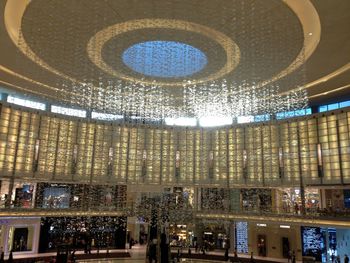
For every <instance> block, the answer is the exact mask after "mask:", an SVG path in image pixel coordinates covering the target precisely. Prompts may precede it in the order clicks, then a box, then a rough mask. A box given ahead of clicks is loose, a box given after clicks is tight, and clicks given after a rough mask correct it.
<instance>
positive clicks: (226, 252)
mask: <svg viewBox="0 0 350 263" xmlns="http://www.w3.org/2000/svg"><path fill="white" fill-rule="evenodd" d="M224 260H225V261H227V260H228V248H226V249H225V254H224Z"/></svg>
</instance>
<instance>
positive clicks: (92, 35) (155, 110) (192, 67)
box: [18, 0, 309, 120]
mask: <svg viewBox="0 0 350 263" xmlns="http://www.w3.org/2000/svg"><path fill="white" fill-rule="evenodd" d="M90 2H91V6H90V7H91V8H90V9H89V12H91V14H90V16H87V15H86V14H85V13H84V12H82V11H81V9H82V8H81V6H80V5H81V3H80V2H73V3H69V8H70V10H73V11H74V13H75V16H69V15H68V14H69V12H66V13H65V12H64V10H65V7H64V6H63V4H62V6H61V5H60V8H57V5H55V4H54V3H46V4H45V5H44V6H43V3H42V1H33V2H32V3H31V4H30V7H31V8H30V9H29V10H28V12H26V13H25V14H24V17H23V19H22V20H23V22H22V24H23V26H22V28H21V29H20V32H19V38H18V46H19V48H20V50H21V51H22V52H23V53H25V54H26V55H27V57H28V58H30V59H31V60H33V61H34V62H36V63H37V64H38V65H39V66H41V67H42V68H44V69H45V70H48V71H50V72H51V73H53V74H55V75H56V76H57V79H58V81H56V83H54V84H55V85H53V86H55V87H53V89H55V90H57V91H58V92H56V94H55V96H56V97H57V98H58V99H59V100H60V101H61V102H62V103H63V104H68V105H70V106H73V107H76V106H78V107H81V108H84V109H88V110H91V111H96V112H100V113H105V114H110V116H111V119H113V116H114V115H122V116H126V117H130V118H134V119H141V120H148V119H149V120H164V119H165V118H179V117H192V118H199V119H200V118H214V119H215V118H231V119H232V118H236V117H239V116H252V115H263V114H274V113H277V112H282V111H290V110H295V109H301V108H305V107H306V106H307V104H308V97H307V92H306V90H305V89H304V88H303V85H304V83H305V67H304V61H305V59H306V57H305V56H306V55H305V54H304V52H305V50H306V49H305V47H304V46H303V44H304V43H303V41H304V38H305V37H304V34H305V32H303V28H302V27H301V25H300V23H299V22H300V21H298V19H297V16H296V15H295V14H293V12H291V10H290V9H288V7H287V4H285V3H278V4H276V3H275V5H276V8H278V10H279V11H281V14H282V13H283V18H284V20H283V23H282V22H281V21H280V17H279V16H277V17H275V16H272V15H271V16H270V15H267V14H268V13H269V12H270V11H271V10H270V6H269V4H268V3H267V2H266V3H265V2H261V3H258V2H256V1H243V0H242V1H239V0H237V1H233V2H234V3H232V1H225V3H224V4H223V5H222V6H221V7H215V8H216V9H218V10H217V11H218V12H216V14H217V15H214V16H213V17H209V16H207V17H199V16H198V15H197V14H193V16H188V15H185V14H186V10H187V8H188V6H187V5H186V4H184V3H178V4H177V5H178V6H177V8H178V10H182V12H179V14H172V15H167V16H166V17H165V18H162V19H160V18H159V17H163V16H162V15H161V14H162V13H163V12H165V11H169V10H163V9H166V8H169V7H165V6H162V8H163V9H162V8H160V9H159V10H158V9H157V11H155V10H149V13H150V14H153V15H154V18H152V17H149V16H145V18H142V17H141V18H140V19H135V18H134V17H133V12H131V13H130V14H129V13H128V16H130V18H128V19H124V20H118V19H119V18H118V17H116V16H115V14H114V13H113V8H110V7H111V6H113V5H114V2H113V1H104V3H100V2H94V1H90ZM150 2H152V1H150ZM39 3H40V4H39ZM145 4H146V3H145ZM131 5H132V6H133V7H134V9H133V8H131V9H130V10H135V12H136V11H137V10H136V9H138V8H139V5H134V4H131ZM146 5H147V4H146ZM207 5H210V2H208V3H207ZM151 6H153V5H151ZM151 6H149V7H148V8H151ZM43 8H44V11H43ZM140 8H141V7H140ZM196 8H197V9H201V7H196ZM203 8H204V7H203ZM213 8H214V7H213ZM146 11H147V10H146ZM202 11H203V12H204V11H205V10H202ZM228 11H229V12H228ZM128 12H129V11H128ZM100 13H106V16H105V19H103V20H101V19H100V16H99V15H98V14H100ZM182 13H183V14H182ZM199 13H200V12H199ZM38 14H39V15H40V16H39V15H38ZM47 14H50V15H47ZM35 15H37V16H35ZM37 17H40V18H41V19H37ZM43 17H44V18H45V17H46V19H43ZM58 17H59V18H60V19H61V20H62V21H64V25H63V27H61V26H59V25H56V24H53V23H46V21H51V20H52V21H55V19H56V18H58ZM194 18H196V19H194ZM44 21H45V22H44ZM262 22H263V23H262ZM279 22H280V23H279ZM276 24H279V27H278V29H276V27H275V25H276ZM63 28H64V29H65V30H63ZM96 32H97V33H96ZM47 39H52V41H51V42H50V44H49V45H43V43H46V42H45V41H47ZM43 41H44V42H43ZM52 50H55V52H52ZM308 56H309V54H308ZM25 70H26V71H27V72H28V73H31V75H33V76H38V75H40V74H41V75H42V73H40V70H39V69H38V68H35V67H34V68H26V69H25ZM51 84H52V83H51Z"/></svg>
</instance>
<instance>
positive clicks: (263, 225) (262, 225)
mask: <svg viewBox="0 0 350 263" xmlns="http://www.w3.org/2000/svg"><path fill="white" fill-rule="evenodd" d="M256 225H257V226H260V227H266V226H267V225H266V224H261V223H258V224H256Z"/></svg>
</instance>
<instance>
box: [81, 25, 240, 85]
mask: <svg viewBox="0 0 350 263" xmlns="http://www.w3.org/2000/svg"><path fill="white" fill-rule="evenodd" d="M144 29H171V30H180V31H181V30H184V31H186V32H193V33H197V34H201V35H203V36H205V37H208V38H209V39H212V40H213V41H215V42H217V43H218V44H219V45H220V46H221V47H222V48H223V50H224V51H225V54H226V61H225V64H224V65H223V66H222V67H221V68H220V69H219V70H217V71H216V72H213V73H211V74H209V75H207V76H205V77H203V78H200V79H196V80H193V81H192V82H191V83H192V84H199V83H205V82H208V81H214V80H216V79H219V78H221V77H223V76H225V75H226V74H228V73H230V72H231V71H233V70H234V69H235V68H236V67H237V66H238V64H239V62H240V58H241V52H240V49H239V47H238V45H237V44H236V43H235V42H234V41H233V40H232V39H231V38H229V37H228V36H226V35H225V34H223V33H221V32H219V31H217V30H214V29H212V28H209V27H207V26H204V25H200V24H197V23H192V22H189V21H184V20H176V19H138V20H130V21H126V22H123V23H118V24H114V25H111V26H109V27H107V28H104V29H102V30H101V31H99V32H97V33H96V34H95V35H94V36H93V37H92V38H90V40H89V42H88V44H87V49H86V50H87V54H88V57H89V58H90V60H91V61H92V62H93V63H94V64H95V65H96V66H97V67H98V68H100V69H101V70H103V71H104V72H106V73H108V74H110V75H112V76H114V77H117V78H119V79H123V80H126V81H131V82H136V83H142V84H144V85H153V84H154V81H151V80H144V79H140V78H136V77H133V76H128V75H126V74H124V73H123V72H119V71H118V70H116V69H114V68H112V67H111V66H110V65H108V64H107V63H106V62H105V61H104V59H103V57H102V49H103V47H104V45H105V44H106V42H107V41H109V40H110V39H112V38H114V37H119V36H120V35H122V34H124V33H127V32H131V31H136V30H144ZM193 48H194V47H193ZM157 84H158V85H159V86H164V87H165V86H167V87H176V86H180V87H183V85H184V81H183V80H179V81H176V82H173V81H166V80H161V81H157Z"/></svg>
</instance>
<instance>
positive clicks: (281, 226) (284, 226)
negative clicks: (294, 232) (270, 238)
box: [280, 225, 290, 228]
mask: <svg viewBox="0 0 350 263" xmlns="http://www.w3.org/2000/svg"><path fill="white" fill-rule="evenodd" d="M280 228H290V226H286V225H280Z"/></svg>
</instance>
